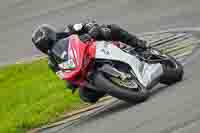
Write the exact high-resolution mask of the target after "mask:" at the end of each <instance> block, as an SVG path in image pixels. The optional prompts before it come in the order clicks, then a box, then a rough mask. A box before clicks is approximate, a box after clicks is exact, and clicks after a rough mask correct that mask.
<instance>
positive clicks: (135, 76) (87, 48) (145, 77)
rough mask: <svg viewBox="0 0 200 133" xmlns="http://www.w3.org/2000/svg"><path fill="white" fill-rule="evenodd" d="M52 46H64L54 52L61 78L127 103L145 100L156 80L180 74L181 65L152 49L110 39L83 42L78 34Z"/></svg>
mask: <svg viewBox="0 0 200 133" xmlns="http://www.w3.org/2000/svg"><path fill="white" fill-rule="evenodd" d="M55 46H56V47H64V49H65V50H64V51H63V50H57V51H55V53H56V56H58V57H59V58H60V59H61V60H60V63H59V67H60V69H61V71H59V72H57V75H58V76H59V77H60V78H61V79H63V80H66V81H69V82H71V83H73V84H75V85H77V86H79V88H80V89H87V88H89V89H91V90H93V91H94V92H96V93H97V94H98V93H99V94H103V95H104V94H106V95H111V96H113V97H116V98H119V99H121V100H125V101H127V102H141V101H144V100H146V99H147V98H148V97H149V95H150V93H149V92H150V90H151V89H152V87H154V86H155V85H157V84H158V83H163V84H167V85H170V84H173V83H175V82H178V81H180V80H182V77H183V67H182V65H181V64H180V63H178V62H177V61H176V60H175V59H174V58H173V57H171V56H169V55H166V54H162V53H161V52H160V51H158V50H157V49H154V48H147V49H146V50H140V49H139V48H132V47H130V46H127V45H125V44H122V43H120V42H112V41H95V40H88V41H86V42H83V41H81V40H80V38H79V37H78V36H77V35H71V36H69V37H68V38H65V39H62V40H60V41H58V42H57V44H56V45H55ZM58 49H59V48H58ZM98 99H99V98H96V99H95V98H94V100H93V102H96V101H98Z"/></svg>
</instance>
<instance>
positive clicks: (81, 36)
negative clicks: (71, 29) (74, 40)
mask: <svg viewBox="0 0 200 133" xmlns="http://www.w3.org/2000/svg"><path fill="white" fill-rule="evenodd" d="M79 39H80V40H81V41H82V42H87V41H89V40H91V39H92V37H91V36H90V35H89V34H83V35H80V36H79Z"/></svg>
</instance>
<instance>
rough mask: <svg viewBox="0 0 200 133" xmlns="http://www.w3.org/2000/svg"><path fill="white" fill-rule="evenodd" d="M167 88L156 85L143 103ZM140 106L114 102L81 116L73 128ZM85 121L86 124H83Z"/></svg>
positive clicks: (118, 101)
mask: <svg viewBox="0 0 200 133" xmlns="http://www.w3.org/2000/svg"><path fill="white" fill-rule="evenodd" d="M168 87H169V86H166V85H158V86H157V87H155V88H153V89H152V91H151V92H150V93H151V95H150V98H149V99H147V101H144V102H148V100H151V98H153V97H155V96H156V95H158V94H159V93H161V92H162V91H164V90H165V89H167V88H168ZM170 87H171V86H170ZM140 104H141V103H127V102H124V101H121V100H116V101H115V102H113V103H111V104H110V105H107V106H105V107H103V108H101V109H98V110H96V111H94V112H93V113H91V114H89V115H86V116H83V118H81V119H80V120H79V121H78V122H75V123H74V124H73V126H80V125H82V124H86V123H90V122H93V121H97V120H99V119H104V118H106V117H107V116H112V115H117V113H120V112H123V111H126V110H128V109H130V108H133V107H134V106H137V105H140ZM85 121H87V122H86V123H85Z"/></svg>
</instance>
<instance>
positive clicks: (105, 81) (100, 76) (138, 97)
mask: <svg viewBox="0 0 200 133" xmlns="http://www.w3.org/2000/svg"><path fill="white" fill-rule="evenodd" d="M114 80H116V79H114ZM114 80H113V78H110V77H108V76H106V75H105V74H104V73H102V72H98V73H97V74H95V75H94V78H93V81H94V84H95V86H96V87H97V88H100V89H101V90H102V91H104V92H106V93H107V94H109V95H111V96H113V97H116V98H119V99H121V100H124V101H127V102H142V101H144V100H146V99H147V98H148V97H149V92H148V90H146V89H141V88H140V87H139V86H137V88H136V87H135V85H136V84H134V83H133V81H122V80H120V79H117V80H116V81H117V82H115V81H114ZM131 82H132V83H131ZM131 86H133V87H132V88H130V87H131Z"/></svg>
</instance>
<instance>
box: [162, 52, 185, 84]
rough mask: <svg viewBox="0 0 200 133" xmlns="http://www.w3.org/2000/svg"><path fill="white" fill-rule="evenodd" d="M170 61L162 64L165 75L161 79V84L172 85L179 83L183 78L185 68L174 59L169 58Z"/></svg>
mask: <svg viewBox="0 0 200 133" xmlns="http://www.w3.org/2000/svg"><path fill="white" fill-rule="evenodd" d="M168 58H169V60H166V61H164V62H163V63H162V65H163V70H164V75H163V76H162V77H161V79H160V83H162V84H166V85H171V84H174V83H176V82H179V81H181V80H182V78H183V74H184V71H183V66H182V65H181V64H180V63H179V62H178V61H177V60H176V59H174V58H173V57H171V56H168Z"/></svg>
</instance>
